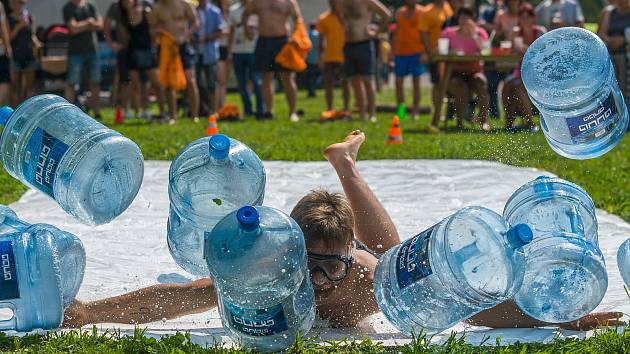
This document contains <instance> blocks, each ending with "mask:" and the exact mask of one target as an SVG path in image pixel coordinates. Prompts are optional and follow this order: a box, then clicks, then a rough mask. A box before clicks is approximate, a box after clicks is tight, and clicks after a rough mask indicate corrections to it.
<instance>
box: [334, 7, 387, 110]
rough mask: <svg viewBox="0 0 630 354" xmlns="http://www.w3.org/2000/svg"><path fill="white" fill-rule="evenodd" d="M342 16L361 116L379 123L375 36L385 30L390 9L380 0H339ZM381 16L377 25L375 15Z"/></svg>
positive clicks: (347, 62) (346, 67)
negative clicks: (375, 78) (373, 19)
mask: <svg viewBox="0 0 630 354" xmlns="http://www.w3.org/2000/svg"><path fill="white" fill-rule="evenodd" d="M338 1H339V10H340V12H341V15H342V18H343V25H344V30H345V34H346V44H345V46H344V48H343V55H344V58H345V64H344V71H345V75H346V77H347V78H348V79H349V80H350V83H351V85H352V89H353V91H354V97H355V99H356V104H357V106H358V109H359V118H360V119H361V120H362V121H364V120H366V114H369V119H370V120H371V121H373V122H376V86H375V83H374V68H375V61H376V49H375V48H374V38H376V36H377V35H378V33H380V32H383V30H384V29H385V26H386V25H387V22H388V21H389V19H390V18H391V13H390V12H389V10H388V9H387V8H386V7H385V6H384V5H383V4H382V3H380V2H379V1H378V0H338ZM374 16H376V17H378V19H379V24H378V26H376V27H375V26H374V25H373V24H372V18H373V17H374Z"/></svg>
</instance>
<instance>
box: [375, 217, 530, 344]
mask: <svg viewBox="0 0 630 354" xmlns="http://www.w3.org/2000/svg"><path fill="white" fill-rule="evenodd" d="M531 237H532V233H531V230H530V229H529V227H528V226H527V225H522V224H520V225H516V226H514V227H510V226H509V225H508V223H507V222H506V221H505V220H504V219H503V217H502V216H501V215H499V214H497V213H495V212H493V211H491V210H489V209H486V208H482V207H476V206H475V207H467V208H464V209H461V210H459V211H458V212H456V213H455V214H453V215H451V216H449V217H447V218H446V219H444V220H442V221H441V222H440V223H438V224H436V225H434V226H432V227H430V228H429V229H427V230H425V231H423V232H421V233H420V234H418V235H417V236H414V237H413V238H411V239H409V240H407V241H405V242H403V243H402V244H400V245H398V246H396V247H394V248H392V249H390V250H389V251H387V252H386V253H385V254H384V255H383V257H382V258H381V259H380V260H379V261H378V264H377V265H376V271H375V275H374V294H375V296H376V301H377V303H378V305H379V307H380V309H381V311H383V313H384V314H385V316H386V317H387V319H389V321H390V322H391V323H392V324H393V325H394V326H395V327H396V328H398V329H399V330H400V331H401V332H405V333H414V332H415V333H416V334H419V333H420V332H422V333H424V334H429V335H431V334H436V333H439V332H441V331H443V330H445V329H447V328H450V327H452V326H453V325H455V324H456V323H458V322H460V321H462V320H464V319H466V318H469V317H470V316H472V315H474V314H476V313H478V312H480V311H483V310H486V309H489V308H491V307H494V306H496V305H498V304H500V303H501V302H503V301H505V300H508V299H509V298H511V297H512V296H513V295H514V293H515V292H516V291H518V289H519V287H520V285H521V281H522V280H523V271H524V269H523V268H524V255H523V252H522V247H523V245H525V244H527V243H528V242H530V241H531Z"/></svg>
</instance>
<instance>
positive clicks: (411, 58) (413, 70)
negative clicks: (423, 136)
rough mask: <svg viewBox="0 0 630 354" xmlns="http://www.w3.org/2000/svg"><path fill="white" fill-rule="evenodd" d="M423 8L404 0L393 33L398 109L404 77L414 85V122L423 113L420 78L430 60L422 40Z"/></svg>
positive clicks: (415, 1)
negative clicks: (409, 77) (408, 78)
mask: <svg viewBox="0 0 630 354" xmlns="http://www.w3.org/2000/svg"><path fill="white" fill-rule="evenodd" d="M422 16H423V8H422V6H420V5H418V2H417V0H405V5H403V6H402V7H401V8H400V9H398V12H397V13H396V32H395V33H394V48H393V49H394V72H395V73H396V105H397V106H400V105H401V104H403V105H404V104H405V88H404V83H405V77H406V76H409V75H411V78H412V83H413V113H412V116H413V119H414V120H416V119H418V113H419V109H420V75H422V74H424V72H425V70H426V64H425V63H426V62H427V59H428V58H427V56H426V54H425V51H424V48H423V46H422V40H421V39H420V20H421V17H422Z"/></svg>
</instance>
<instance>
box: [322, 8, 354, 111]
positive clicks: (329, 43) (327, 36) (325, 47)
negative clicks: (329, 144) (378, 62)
mask: <svg viewBox="0 0 630 354" xmlns="http://www.w3.org/2000/svg"><path fill="white" fill-rule="evenodd" d="M329 5H330V10H329V11H326V12H324V13H323V14H321V16H319V20H318V22H317V26H316V29H317V32H319V45H318V52H319V56H320V59H319V65H320V66H321V70H322V73H323V75H324V89H325V91H326V112H324V113H322V119H335V118H347V119H349V118H351V112H350V109H349V106H350V83H349V82H348V80H346V79H345V77H344V75H343V60H344V58H343V46H344V44H345V32H344V29H343V24H342V23H341V19H340V15H339V9H338V5H337V0H329ZM336 78H338V79H339V80H340V83H341V89H342V93H343V96H342V97H343V111H341V112H340V113H339V114H336V112H335V108H334V107H335V106H334V104H333V99H334V89H335V79H336Z"/></svg>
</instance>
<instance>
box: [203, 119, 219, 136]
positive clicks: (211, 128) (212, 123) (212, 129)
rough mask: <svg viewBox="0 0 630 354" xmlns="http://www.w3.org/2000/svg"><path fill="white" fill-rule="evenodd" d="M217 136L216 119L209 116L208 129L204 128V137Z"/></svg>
mask: <svg viewBox="0 0 630 354" xmlns="http://www.w3.org/2000/svg"><path fill="white" fill-rule="evenodd" d="M216 134H219V127H218V126H217V117H215V116H214V114H211V115H210V116H209V117H208V128H206V136H210V135H216Z"/></svg>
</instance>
